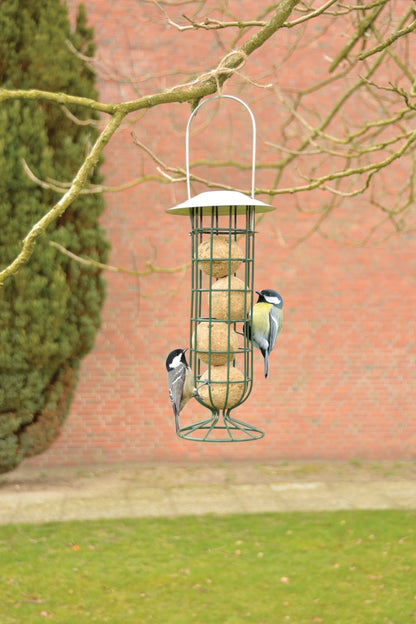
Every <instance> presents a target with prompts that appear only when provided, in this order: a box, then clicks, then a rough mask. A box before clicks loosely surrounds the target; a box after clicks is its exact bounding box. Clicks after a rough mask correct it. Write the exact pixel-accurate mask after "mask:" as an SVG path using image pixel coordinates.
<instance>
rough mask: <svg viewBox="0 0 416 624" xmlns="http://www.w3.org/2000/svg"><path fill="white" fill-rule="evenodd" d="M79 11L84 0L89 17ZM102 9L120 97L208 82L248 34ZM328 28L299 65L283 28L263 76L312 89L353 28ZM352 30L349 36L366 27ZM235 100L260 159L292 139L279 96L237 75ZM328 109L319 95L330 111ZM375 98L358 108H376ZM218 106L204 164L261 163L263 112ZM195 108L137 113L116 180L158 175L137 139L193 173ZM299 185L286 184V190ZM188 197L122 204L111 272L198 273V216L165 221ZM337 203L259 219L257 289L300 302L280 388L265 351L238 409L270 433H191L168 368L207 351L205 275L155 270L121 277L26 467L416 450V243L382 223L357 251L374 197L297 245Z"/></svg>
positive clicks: (119, 138)
mask: <svg viewBox="0 0 416 624" xmlns="http://www.w3.org/2000/svg"><path fill="white" fill-rule="evenodd" d="M75 4H76V3H75V2H72V0H71V1H69V2H68V5H69V7H70V9H71V11H73V10H74V7H75ZM85 4H86V7H87V10H88V15H89V21H90V23H91V24H92V25H93V26H94V28H95V35H96V41H97V44H98V52H97V58H98V59H99V61H100V66H101V68H102V69H103V70H104V71H103V73H102V74H101V76H100V80H99V89H100V93H101V100H103V101H106V102H109V101H116V100H119V99H130V98H133V97H135V96H136V94H139V95H141V94H146V93H151V92H154V91H156V90H157V89H160V88H161V86H164V85H166V86H169V85H174V84H175V83H177V82H178V81H179V80H180V77H178V75H176V73H175V72H176V71H177V70H178V69H181V70H183V71H184V74H183V75H182V79H184V80H185V79H186V80H188V79H190V78H191V77H192V76H195V75H196V74H197V72H199V71H201V70H203V69H205V68H206V67H210V66H214V65H215V63H216V62H217V61H218V59H219V58H220V57H221V55H222V54H223V51H222V48H221V45H220V41H221V40H222V41H229V40H230V37H231V34H230V33H228V32H223V33H221V36H220V37H213V36H212V33H207V32H204V31H199V32H198V33H197V34H195V33H189V32H185V33H182V34H180V33H178V32H177V31H176V30H175V29H173V28H172V27H169V26H168V25H167V23H166V20H165V19H164V16H163V14H162V13H161V11H160V10H159V9H158V8H157V6H155V5H154V4H151V3H147V2H138V1H137V0H136V1H135V0H119V1H118V2H111V1H110V0H86V2H85ZM212 4H215V3H212ZM231 4H232V3H231ZM238 4H239V5H246V6H247V15H248V16H251V15H253V14H255V10H254V9H253V7H255V6H256V5H257V2H256V0H251V1H248V0H247V1H244V2H241V3H238ZM250 7H251V8H250ZM187 11H188V13H190V10H189V9H187ZM183 12H185V9H184V7H181V6H180V7H178V8H176V9H175V8H172V9H169V13H170V15H171V16H172V17H178V16H179V15H180V13H183ZM178 19H179V18H178ZM313 28H314V30H315V34H319V33H317V30H319V28H321V33H320V34H321V37H320V38H319V39H317V40H313V43H311V44H310V45H307V43H306V42H307V41H308V38H307V33H305V40H304V45H302V46H301V48H300V49H299V51H298V53H297V54H296V55H295V56H294V57H292V59H291V60H290V62H289V63H283V64H282V66H280V65H279V63H280V60H281V58H282V56H283V51H284V50H285V49H286V48H287V46H288V45H289V44H290V42H292V41H293V40H294V37H295V34H294V33H293V32H292V30H286V31H281V33H280V34H279V37H278V39H276V38H274V39H272V41H271V42H269V43H268V44H266V45H265V46H264V47H263V48H262V49H261V50H260V51H259V52H258V53H257V55H255V56H254V57H253V58H252V59H250V62H249V64H248V67H247V73H248V74H249V75H250V77H251V78H253V79H254V80H256V81H258V82H261V83H263V84H266V83H268V82H270V81H271V78H273V79H277V83H278V84H279V87H280V88H286V89H291V88H305V87H306V86H307V85H308V84H309V83H310V80H311V78H312V77H313V78H314V79H316V77H317V76H320V75H322V76H326V75H327V73H326V72H327V67H328V55H329V56H330V55H331V50H332V47H331V46H334V45H335V46H336V41H337V36H342V34H341V32H338V33H334V32H332V31H331V33H327V32H325V28H326V25H325V21H324V20H323V21H321V22H316V23H315V24H314V25H313ZM339 28H340V30H342V29H345V31H346V30H347V28H348V25H347V23H346V24H344V25H340V26H339ZM310 41H312V40H310ZM186 72H190V73H189V74H187V73H186ZM169 73H173V75H169ZM116 74H117V75H116ZM130 79H131V81H132V82H131V83H130V82H129V81H130ZM231 83H232V84H231ZM226 92H227V93H235V94H237V95H241V97H242V98H243V99H244V100H245V101H246V102H247V103H248V104H249V105H250V106H251V108H252V110H253V113H254V115H255V117H256V121H257V125H258V153H259V158H258V160H265V159H267V158H268V157H269V156H271V154H272V152H273V150H272V149H271V148H270V147H268V145H267V144H266V142H267V141H268V142H271V143H273V142H275V143H277V142H278V141H279V137H280V134H281V132H282V129H281V127H280V124H281V122H282V121H283V120H284V116H285V113H284V111H283V109H282V108H281V107H279V104H278V102H277V100H276V98H275V95H274V94H273V93H271V92H270V90H267V89H266V90H265V89H256V88H254V87H252V86H250V85H247V84H246V83H244V82H242V81H239V80H234V81H229V83H227V86H226ZM334 95H336V94H334ZM328 104H329V102H326V101H322V102H320V101H319V100H318V101H317V102H316V106H317V108H318V109H319V108H320V107H322V114H324V111H325V110H326V108H327V106H328ZM356 104H357V103H356ZM361 104H362V108H360V106H361ZM361 104H360V103H358V105H357V108H356V111H355V114H357V115H360V114H364V106H365V104H364V103H361ZM208 107H209V105H207V106H206V107H204V109H203V110H204V111H207V112H206V113H205V112H204V116H203V118H201V122H199V123H196V122H195V126H196V132H195V134H194V135H193V136H192V138H191V159H193V158H199V157H207V156H210V157H214V158H218V159H220V158H224V157H231V158H232V157H234V158H235V159H236V160H238V161H241V162H243V163H249V153H250V140H251V139H250V132H251V129H250V124H249V123H248V119H247V117H246V113H245V112H244V111H243V110H240V109H239V108H238V106H237V105H234V104H233V103H227V104H226V105H222V106H221V111H220V113H219V114H218V115H216V116H215V117H213V116H212V113H211V112H209V111H208ZM215 108H216V107H215V106H214V107H213V110H214V109H215ZM189 114H190V109H189V106H188V105H185V104H184V105H179V104H173V105H168V106H162V107H158V108H157V109H155V110H150V111H148V112H146V114H144V115H142V114H136V115H132V116H131V118H130V119H129V122H128V123H126V124H125V125H124V126H123V128H121V129H120V130H119V132H118V133H117V135H116V136H115V137H114V138H113V140H112V141H111V143H110V144H109V146H107V148H106V151H105V158H106V162H105V166H104V171H105V175H106V183H107V184H108V185H109V186H116V185H122V184H124V183H127V182H129V181H131V180H133V179H135V178H137V177H139V176H141V175H157V171H156V168H155V165H154V163H153V162H152V160H151V159H150V158H149V157H148V156H147V155H146V154H144V153H143V152H142V151H141V150H140V149H139V148H138V147H137V146H135V145H134V143H133V141H132V137H131V132H132V131H134V132H135V134H136V136H137V138H138V139H139V140H140V141H142V142H143V143H146V144H149V145H150V146H151V147H152V149H153V150H154V151H155V153H157V155H158V156H159V157H160V158H162V159H163V160H165V161H166V162H167V163H168V164H170V165H173V166H184V164H185V158H184V146H185V125H186V121H187V119H188V116H189ZM375 114H376V113H375ZM207 122H209V124H208V125H207V127H206V128H205V130H204V128H203V126H204V124H206V123H207ZM201 171H203V172H204V173H205V174H206V175H208V176H209V177H210V178H212V179H214V180H216V179H219V178H220V177H221V176H225V177H226V176H227V175H229V172H228V171H227V170H221V169H219V170H218V169H217V170H212V169H209V170H207V169H206V168H205V169H201ZM233 175H234V174H233ZM295 175H296V172H293V176H295ZM406 175H407V173H406V170H405V169H403V167H402V166H401V165H398V166H397V167H396V168H394V169H391V170H388V171H387V172H386V174H385V178H384V185H385V192H386V193H387V192H389V191H390V193H392V197H393V196H394V192H395V184H397V183H398V180H400V179H401V177H403V176H406ZM248 176H249V174H248V173H247V171H246V172H243V173H242V174H241V176H240V174H239V175H238V176H237V175H235V180H234V178H233V179H232V180H229V182H230V183H231V184H235V185H236V186H239V185H240V186H241V185H243V186H244V185H245V187H246V188H248V187H249V179H248ZM257 180H258V184H259V186H266V185H267V184H268V183H269V182H270V180H271V177H270V174H269V173H267V172H265V171H262V170H259V171H258V173H257ZM288 183H290V180H288V179H285V180H284V181H283V183H282V186H287V185H288ZM200 190H202V189H200V188H196V189H195V192H200ZM185 199H186V188H185V185H184V184H183V183H178V184H175V185H172V184H170V185H168V184H165V185H162V184H159V183H157V182H152V181H150V182H147V183H146V184H145V185H139V186H134V187H132V188H128V189H125V190H122V191H120V192H118V193H112V192H111V193H110V192H109V193H106V201H107V210H106V213H105V215H104V218H103V225H104V226H105V227H106V229H107V232H108V235H109V237H110V239H111V242H112V246H113V247H112V255H111V259H110V262H111V264H113V265H119V266H123V267H126V268H133V264H132V262H133V261H132V256H133V255H134V256H135V262H136V264H137V267H138V269H141V270H142V269H143V268H144V267H145V266H146V261H148V260H151V261H152V262H153V263H154V264H155V265H157V266H161V267H172V266H180V265H183V264H185V263H186V262H188V260H189V258H190V240H189V237H188V231H189V223H188V219H187V218H186V217H177V216H176V217H175V216H172V215H168V214H166V213H165V210H166V209H167V208H169V207H171V206H173V205H175V204H177V203H179V202H180V201H183V200H185ZM261 199H264V200H265V201H267V198H264V197H261ZM328 201H329V198H328V194H327V193H325V192H323V191H316V192H313V193H307V194H304V195H302V196H299V197H298V198H296V197H291V196H287V195H285V196H280V197H279V196H278V197H276V198H274V199H273V200H272V203H273V204H274V205H275V206H276V211H275V212H273V213H270V214H268V215H266V216H265V217H264V219H263V220H262V222H261V223H260V224H259V226H258V235H257V237H256V288H258V289H261V288H266V287H272V288H276V289H277V290H278V291H279V292H280V293H281V294H282V295H283V298H284V304H285V307H284V327H283V330H282V332H281V334H280V336H279V338H278V343H277V344H276V348H275V350H274V352H273V353H272V355H271V360H270V375H269V378H268V379H267V380H265V379H264V377H263V374H262V369H263V362H262V358H261V356H260V355H259V353H258V352H257V353H256V354H255V383H254V390H253V392H252V394H251V396H250V398H249V399H248V401H247V402H246V403H245V404H244V405H243V406H242V407H240V408H238V411H236V412H235V415H236V416H237V417H238V418H241V419H242V420H246V421H248V422H250V423H252V424H254V425H256V426H259V427H260V428H263V429H265V431H266V436H265V438H264V439H262V440H261V441H258V442H251V443H244V444H243V443H242V444H233V445H226V444H220V445H209V444H200V443H192V442H185V441H182V440H180V439H179V438H177V437H176V436H175V434H174V429H173V415H172V412H171V407H170V404H169V400H168V397H167V388H166V370H165V358H166V355H167V353H168V352H169V351H170V350H171V349H172V348H175V347H177V346H186V345H187V344H188V342H189V321H188V316H189V302H190V296H189V291H190V274H189V272H188V271H180V272H178V273H153V274H151V275H148V276H146V277H142V278H140V279H137V278H136V277H131V276H128V275H122V274H112V273H107V274H106V277H107V280H108V294H107V301H106V304H105V308H104V313H103V325H102V329H101V331H100V332H99V334H98V335H97V339H96V345H95V348H94V350H93V351H92V352H91V353H90V354H89V356H88V357H87V358H85V360H84V362H83V364H82V369H81V378H80V382H79V385H78V389H77V392H76V396H75V399H74V401H73V404H72V408H71V411H70V415H69V417H68V419H67V422H66V424H65V427H64V429H63V431H62V434H61V436H60V437H59V439H58V440H56V442H55V443H54V444H53V445H52V447H51V448H50V449H49V450H48V451H47V452H46V453H44V454H43V455H41V456H39V457H36V458H32V459H30V460H27V461H26V465H32V466H53V465H58V464H78V463H79V464H85V463H89V464H91V463H117V462H126V461H138V462H156V461H205V460H209V461H223V460H245V459H250V460H259V459H261V460H278V459H283V458H291V459H301V458H302V459H304V458H323V459H341V458H342V459H348V458H356V457H361V458H373V459H376V458H389V459H394V458H400V459H410V458H413V457H415V454H416V453H415V449H416V425H415V422H416V419H415V403H416V374H415V370H416V367H415V359H416V355H415V344H416V331H415V309H416V254H415V234H414V233H411V234H407V235H403V236H401V237H397V236H390V235H391V229H389V228H390V226H389V224H388V223H386V224H385V225H383V226H382V227H380V228H379V229H378V230H377V233H376V237H375V239H376V240H377V241H378V244H375V243H374V242H373V239H371V240H370V242H369V243H368V244H367V245H365V246H355V245H353V244H347V243H346V240H349V239H350V238H351V239H352V238H357V239H361V238H363V237H364V236H365V234H366V233H368V232H369V231H370V229H371V228H372V226H373V225H374V224H375V223H378V222H379V221H380V219H381V217H380V213H379V212H378V211H377V210H376V209H375V208H374V207H373V206H371V204H370V203H369V195H368V194H363V196H362V197H355V198H351V199H350V200H349V201H348V202H347V203H346V204H345V205H344V206H343V207H342V208H339V209H336V210H335V211H334V212H333V213H332V214H331V215H330V216H329V217H328V219H327V220H326V221H325V222H324V223H323V225H322V228H321V233H314V234H312V235H311V236H309V237H308V238H307V239H306V240H305V242H303V243H300V244H298V245H294V243H295V241H296V240H297V239H298V238H299V237H301V236H303V235H305V234H306V233H307V232H308V231H309V230H310V229H311V228H312V227H313V225H314V223H315V221H316V216H314V215H313V214H310V213H307V214H305V213H302V212H300V211H299V204H300V207H307V208H308V209H313V208H314V207H317V206H319V205H323V204H325V202H328ZM322 233H323V234H324V236H323V235H322ZM195 413H197V414H200V415H201V417H202V416H203V415H204V409H203V408H202V407H201V406H199V405H198V404H197V403H196V402H192V403H191V404H189V405H188V406H187V408H186V409H185V410H184V412H183V413H182V421H183V422H186V418H187V416H188V418H189V417H190V416H192V415H193V414H195Z"/></svg>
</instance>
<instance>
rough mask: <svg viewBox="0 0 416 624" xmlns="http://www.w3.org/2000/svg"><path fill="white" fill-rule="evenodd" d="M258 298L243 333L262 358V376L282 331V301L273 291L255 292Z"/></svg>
mask: <svg viewBox="0 0 416 624" xmlns="http://www.w3.org/2000/svg"><path fill="white" fill-rule="evenodd" d="M256 293H257V294H258V296H259V298H258V299H257V303H256V304H255V305H254V306H253V314H252V315H250V316H249V318H248V320H247V321H246V322H245V323H244V333H245V335H246V336H247V338H248V339H249V340H251V341H252V343H253V345H254V346H255V347H257V349H260V351H261V354H262V356H263V357H264V376H265V377H267V375H268V373H269V355H270V352H271V351H272V349H273V347H274V343H275V342H276V338H277V335H278V333H279V332H280V330H281V329H282V321H283V299H282V298H281V296H280V295H279V293H277V292H276V291H275V290H271V289H266V290H260V291H259V290H256Z"/></svg>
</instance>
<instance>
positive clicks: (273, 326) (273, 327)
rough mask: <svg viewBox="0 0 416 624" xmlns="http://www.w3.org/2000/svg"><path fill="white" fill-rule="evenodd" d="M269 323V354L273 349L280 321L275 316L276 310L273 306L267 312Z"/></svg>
mask: <svg viewBox="0 0 416 624" xmlns="http://www.w3.org/2000/svg"><path fill="white" fill-rule="evenodd" d="M269 322H270V335H269V353H270V351H271V350H272V349H273V347H274V343H275V342H276V338H277V334H278V333H279V330H280V327H279V324H280V321H279V317H278V316H277V314H276V310H275V309H274V306H272V307H271V309H270V312H269Z"/></svg>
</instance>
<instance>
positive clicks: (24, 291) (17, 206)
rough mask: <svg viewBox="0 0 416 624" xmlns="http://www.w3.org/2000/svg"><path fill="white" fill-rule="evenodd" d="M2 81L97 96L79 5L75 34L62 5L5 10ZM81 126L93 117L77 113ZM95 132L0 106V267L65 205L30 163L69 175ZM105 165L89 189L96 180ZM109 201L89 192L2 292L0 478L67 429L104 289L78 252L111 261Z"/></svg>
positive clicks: (36, 106) (21, 2) (56, 112)
mask: <svg viewBox="0 0 416 624" xmlns="http://www.w3.org/2000/svg"><path fill="white" fill-rule="evenodd" d="M0 33H1V35H0V83H1V84H2V85H3V86H5V87H8V88H38V89H43V90H50V91H62V92H65V93H71V94H76V95H82V96H86V97H90V98H91V97H92V98H94V97H96V95H97V93H96V91H95V87H94V79H95V77H94V74H93V72H92V71H91V70H90V69H89V68H88V67H87V66H86V65H85V64H84V63H83V62H82V60H80V58H78V57H77V55H76V54H74V53H73V51H71V50H70V47H69V46H68V45H67V43H66V41H67V40H69V41H70V42H71V43H72V45H73V46H74V47H76V49H77V50H79V51H80V52H81V53H82V54H83V55H87V56H91V55H92V54H93V52H94V46H93V43H92V30H91V29H89V28H87V27H86V14H85V10H84V8H83V6H82V5H81V7H80V9H79V13H78V18H77V26H76V30H75V32H71V29H70V24H69V21H68V16H67V9H66V8H65V6H64V5H63V4H61V2H60V1H59V0H43V2H38V1H37V0H8V2H1V3H0ZM70 112H71V113H72V115H75V116H76V117H77V118H78V119H81V120H85V119H89V118H90V119H95V118H96V117H94V114H93V113H91V112H90V111H88V110H87V109H83V108H80V107H72V108H71V111H70ZM96 136H97V130H96V129H95V128H94V127H93V126H91V125H80V124H76V123H74V122H73V121H71V119H70V118H69V117H68V115H67V114H65V112H64V110H63V109H62V108H61V107H58V106H56V105H54V104H49V103H45V102H42V103H37V102H27V103H26V102H23V101H15V102H9V103H3V104H2V105H1V108H0V171H1V175H0V267H1V268H4V267H5V266H7V265H8V264H9V263H10V262H11V261H12V260H13V259H14V258H15V256H16V255H17V253H18V252H19V250H20V246H21V241H22V239H23V238H24V236H25V235H26V234H27V232H28V231H29V230H30V228H31V227H32V226H33V225H34V223H36V221H37V220H38V219H39V218H40V217H42V215H43V214H45V212H46V211H47V210H48V209H49V208H50V207H51V206H52V205H53V204H54V203H55V202H56V201H57V199H59V196H57V195H56V194H55V193H54V192H52V191H51V190H45V189H41V188H39V187H38V186H37V185H36V184H34V183H33V182H31V181H30V180H29V178H28V177H27V176H26V175H25V173H24V170H23V167H22V159H25V160H26V162H27V163H28V165H29V167H30V168H31V169H32V171H34V172H35V174H36V175H37V176H38V177H39V178H42V179H46V178H48V177H50V178H54V179H57V180H61V181H63V182H68V181H70V180H72V178H73V177H74V175H75V173H76V171H77V170H78V168H79V166H80V165H81V163H82V161H83V158H84V157H85V154H86V152H87V150H88V146H89V145H90V144H91V143H92V142H94V140H95V138H96ZM100 180H101V179H100V176H99V172H98V171H97V169H96V170H95V171H94V173H93V175H92V176H91V182H93V183H98V182H100ZM103 208H104V203H103V200H102V198H101V197H100V196H99V195H96V194H94V195H83V196H82V197H81V198H80V199H78V200H77V201H75V202H74V203H73V204H72V206H71V207H70V208H69V210H68V211H67V212H66V213H65V214H64V216H63V217H62V218H61V219H60V220H59V221H58V222H57V223H55V224H54V226H53V227H50V228H49V231H48V233H47V234H45V235H44V236H43V237H42V238H41V240H40V242H39V244H38V246H37V248H36V250H35V252H34V254H33V256H32V258H31V260H30V262H29V264H28V265H26V266H25V267H23V268H22V269H21V270H20V271H19V273H18V274H17V275H15V276H14V277H13V278H10V279H9V280H8V281H7V282H6V284H5V285H4V287H3V288H2V289H1V291H0V471H7V470H10V469H12V468H14V467H15V466H16V465H17V464H18V463H19V462H20V461H21V460H22V459H23V458H24V457H28V456H31V455H34V454H37V453H41V452H42V451H44V450H45V449H46V448H47V447H48V446H49V445H50V444H51V442H52V441H53V440H54V439H55V438H56V436H57V435H58V434H59V431H60V427H61V425H62V422H63V421H64V419H65V416H66V413H67V410H68V407H69V403H70V399H71V396H72V393H73V391H74V388H75V385H76V379H77V371H78V368H79V363H80V360H81V359H82V357H83V356H84V355H85V354H86V353H87V352H88V351H89V350H90V349H91V347H92V346H93V342H94V337H95V333H96V330H97V328H98V326H99V324H100V310H101V307H102V303H103V299H104V286H103V282H102V280H101V277H100V275H99V272H98V271H97V270H96V269H93V268H91V269H90V268H88V267H85V266H83V265H80V264H77V263H76V262H74V261H73V260H70V259H69V258H68V257H67V256H65V255H63V254H61V253H60V252H59V251H58V250H57V249H56V248H53V247H52V246H51V245H50V244H49V241H50V240H54V241H56V242H58V243H60V244H62V245H64V246H65V247H66V248H67V249H69V250H71V251H73V252H74V253H76V254H83V255H87V256H90V257H92V258H95V259H97V260H99V261H101V262H105V261H106V258H107V252H108V244H107V242H106V240H105V238H104V233H103V231H102V229H101V228H100V226H99V225H98V222H97V221H98V217H99V215H100V214H101V212H102V211H103Z"/></svg>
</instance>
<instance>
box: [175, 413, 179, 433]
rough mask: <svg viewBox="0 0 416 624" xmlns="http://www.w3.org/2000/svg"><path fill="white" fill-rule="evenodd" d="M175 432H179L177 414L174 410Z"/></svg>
mask: <svg viewBox="0 0 416 624" xmlns="http://www.w3.org/2000/svg"><path fill="white" fill-rule="evenodd" d="M175 431H176V433H178V431H179V412H178V411H176V410H175Z"/></svg>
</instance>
